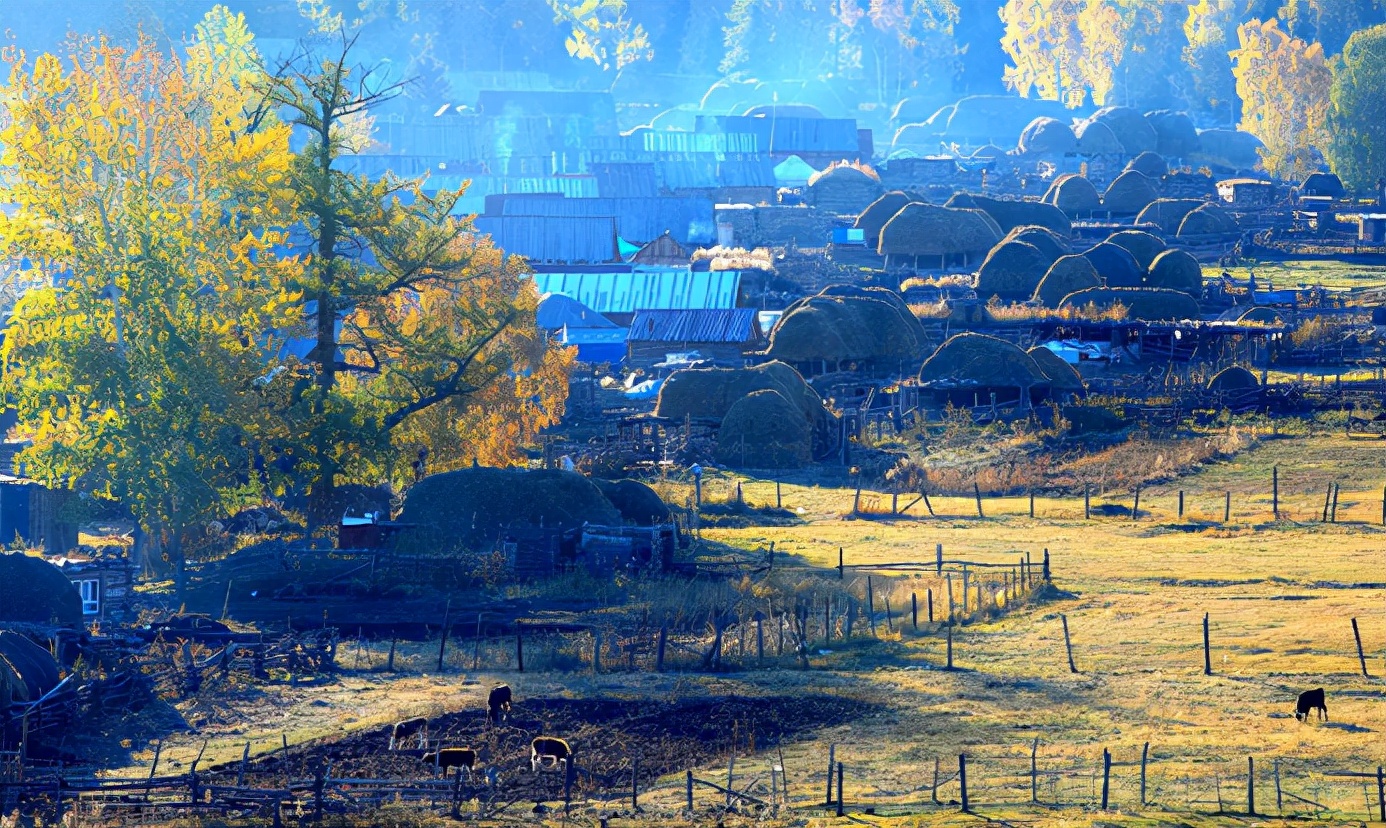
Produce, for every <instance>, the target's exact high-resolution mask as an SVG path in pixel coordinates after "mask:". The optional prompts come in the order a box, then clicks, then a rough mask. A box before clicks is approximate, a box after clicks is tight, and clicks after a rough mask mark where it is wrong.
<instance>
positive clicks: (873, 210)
mask: <svg viewBox="0 0 1386 828" xmlns="http://www.w3.org/2000/svg"><path fill="white" fill-rule="evenodd" d="M914 200H915V199H912V198H910V197H909V196H908V195H906V194H905V193H904V192H902V191H900V190H891V191H890V192H888V193H886V194H885V195H883V196H881V197H880V198H878V199H876V200H875V201H873V202H871V203H870V204H868V205H866V209H865V210H862V211H861V213H860V215H858V216H857V220H856V221H855V222H853V223H852V226H853V227H855V228H857V229H859V230H861V231H862V232H863V234H864V235H865V236H866V245H867V247H871V248H874V247H876V245H877V244H878V243H879V242H880V239H881V228H882V227H885V225H886V222H888V221H890V220H891V219H892V218H894V217H895V214H896V213H898V212H900V211H901V210H903V209H904V208H905V205H906V204H909V203H910V202H911V201H914Z"/></svg>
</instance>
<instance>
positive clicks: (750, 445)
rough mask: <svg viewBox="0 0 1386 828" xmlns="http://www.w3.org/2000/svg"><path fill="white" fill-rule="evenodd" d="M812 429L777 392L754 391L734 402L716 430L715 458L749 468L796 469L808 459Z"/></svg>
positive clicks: (727, 464)
mask: <svg viewBox="0 0 1386 828" xmlns="http://www.w3.org/2000/svg"><path fill="white" fill-rule="evenodd" d="M812 449H813V439H812V432H811V430H810V428H809V425H808V423H806V422H805V421H804V418H803V417H801V416H799V411H798V409H797V408H796V407H795V406H794V404H793V403H791V402H789V400H786V399H785V398H784V396H783V395H782V394H780V393H779V392H778V391H770V390H765V391H756V392H755V393H753V394H748V395H746V396H745V397H743V398H741V399H740V400H738V401H737V402H736V404H735V405H733V406H732V407H731V410H729V411H728V412H727V416H726V417H724V418H723V419H722V425H721V427H719V428H718V429H717V461H718V462H719V463H722V464H723V465H726V466H736V467H739V468H752V469H797V468H799V467H801V466H803V465H804V464H806V463H808V462H809V461H810V460H811V459H812V455H813V450H812Z"/></svg>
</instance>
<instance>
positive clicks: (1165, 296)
mask: <svg viewBox="0 0 1386 828" xmlns="http://www.w3.org/2000/svg"><path fill="white" fill-rule="evenodd" d="M1117 304H1121V305H1122V306H1124V307H1125V308H1126V316H1125V318H1126V319H1135V320H1140V321H1144V322H1181V321H1183V320H1186V319H1198V318H1199V308H1198V303H1197V302H1195V301H1194V299H1193V297H1192V296H1190V295H1188V294H1187V293H1181V292H1179V291H1177V290H1164V289H1162V288H1088V289H1087V290H1080V291H1078V292H1077V293H1071V294H1069V295H1068V296H1065V297H1064V300H1063V302H1061V303H1060V304H1059V306H1060V307H1063V308H1075V309H1078V310H1086V309H1088V308H1089V307H1093V308H1096V309H1097V310H1105V309H1107V308H1111V307H1113V306H1115V305H1117Z"/></svg>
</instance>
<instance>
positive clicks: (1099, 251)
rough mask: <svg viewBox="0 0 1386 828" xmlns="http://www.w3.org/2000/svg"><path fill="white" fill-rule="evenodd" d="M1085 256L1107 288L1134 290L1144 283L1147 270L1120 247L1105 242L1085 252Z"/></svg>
mask: <svg viewBox="0 0 1386 828" xmlns="http://www.w3.org/2000/svg"><path fill="white" fill-rule="evenodd" d="M1083 256H1084V257H1086V258H1087V260H1088V261H1090V262H1092V266H1093V268H1094V269H1096V270H1097V275H1099V276H1101V277H1102V281H1103V282H1105V283H1106V284H1107V287H1114V288H1115V287H1124V288H1134V287H1140V286H1141V282H1142V281H1144V278H1143V277H1144V276H1145V268H1143V267H1141V266H1140V264H1139V263H1138V262H1137V261H1136V257H1135V256H1132V255H1131V253H1130V252H1129V251H1128V250H1127V249H1126V248H1124V247H1122V246H1120V245H1116V244H1112V243H1111V242H1105V241H1104V242H1101V243H1099V244H1097V245H1095V246H1093V247H1092V248H1090V249H1088V250H1086V251H1084V253H1083Z"/></svg>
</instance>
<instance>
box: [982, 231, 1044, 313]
mask: <svg viewBox="0 0 1386 828" xmlns="http://www.w3.org/2000/svg"><path fill="white" fill-rule="evenodd" d="M1053 263H1054V262H1053V260H1052V259H1050V258H1049V257H1047V256H1045V255H1044V253H1042V252H1040V250H1039V248H1037V247H1035V246H1034V245H1030V244H1026V243H1025V242H1021V241H1009V242H1001V243H1000V244H998V245H996V246H995V247H993V248H992V249H991V252H990V253H988V254H987V258H986V261H984V262H982V266H981V268H980V269H978V271H977V295H978V296H979V297H981V298H983V299H990V298H991V297H992V296H999V297H1001V298H1002V299H1005V300H1007V301H1021V300H1025V299H1029V298H1030V296H1031V295H1032V294H1034V292H1035V288H1037V287H1039V283H1040V280H1041V279H1043V278H1044V274H1045V272H1046V271H1048V270H1049V266H1050V265H1052V264H1053Z"/></svg>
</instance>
